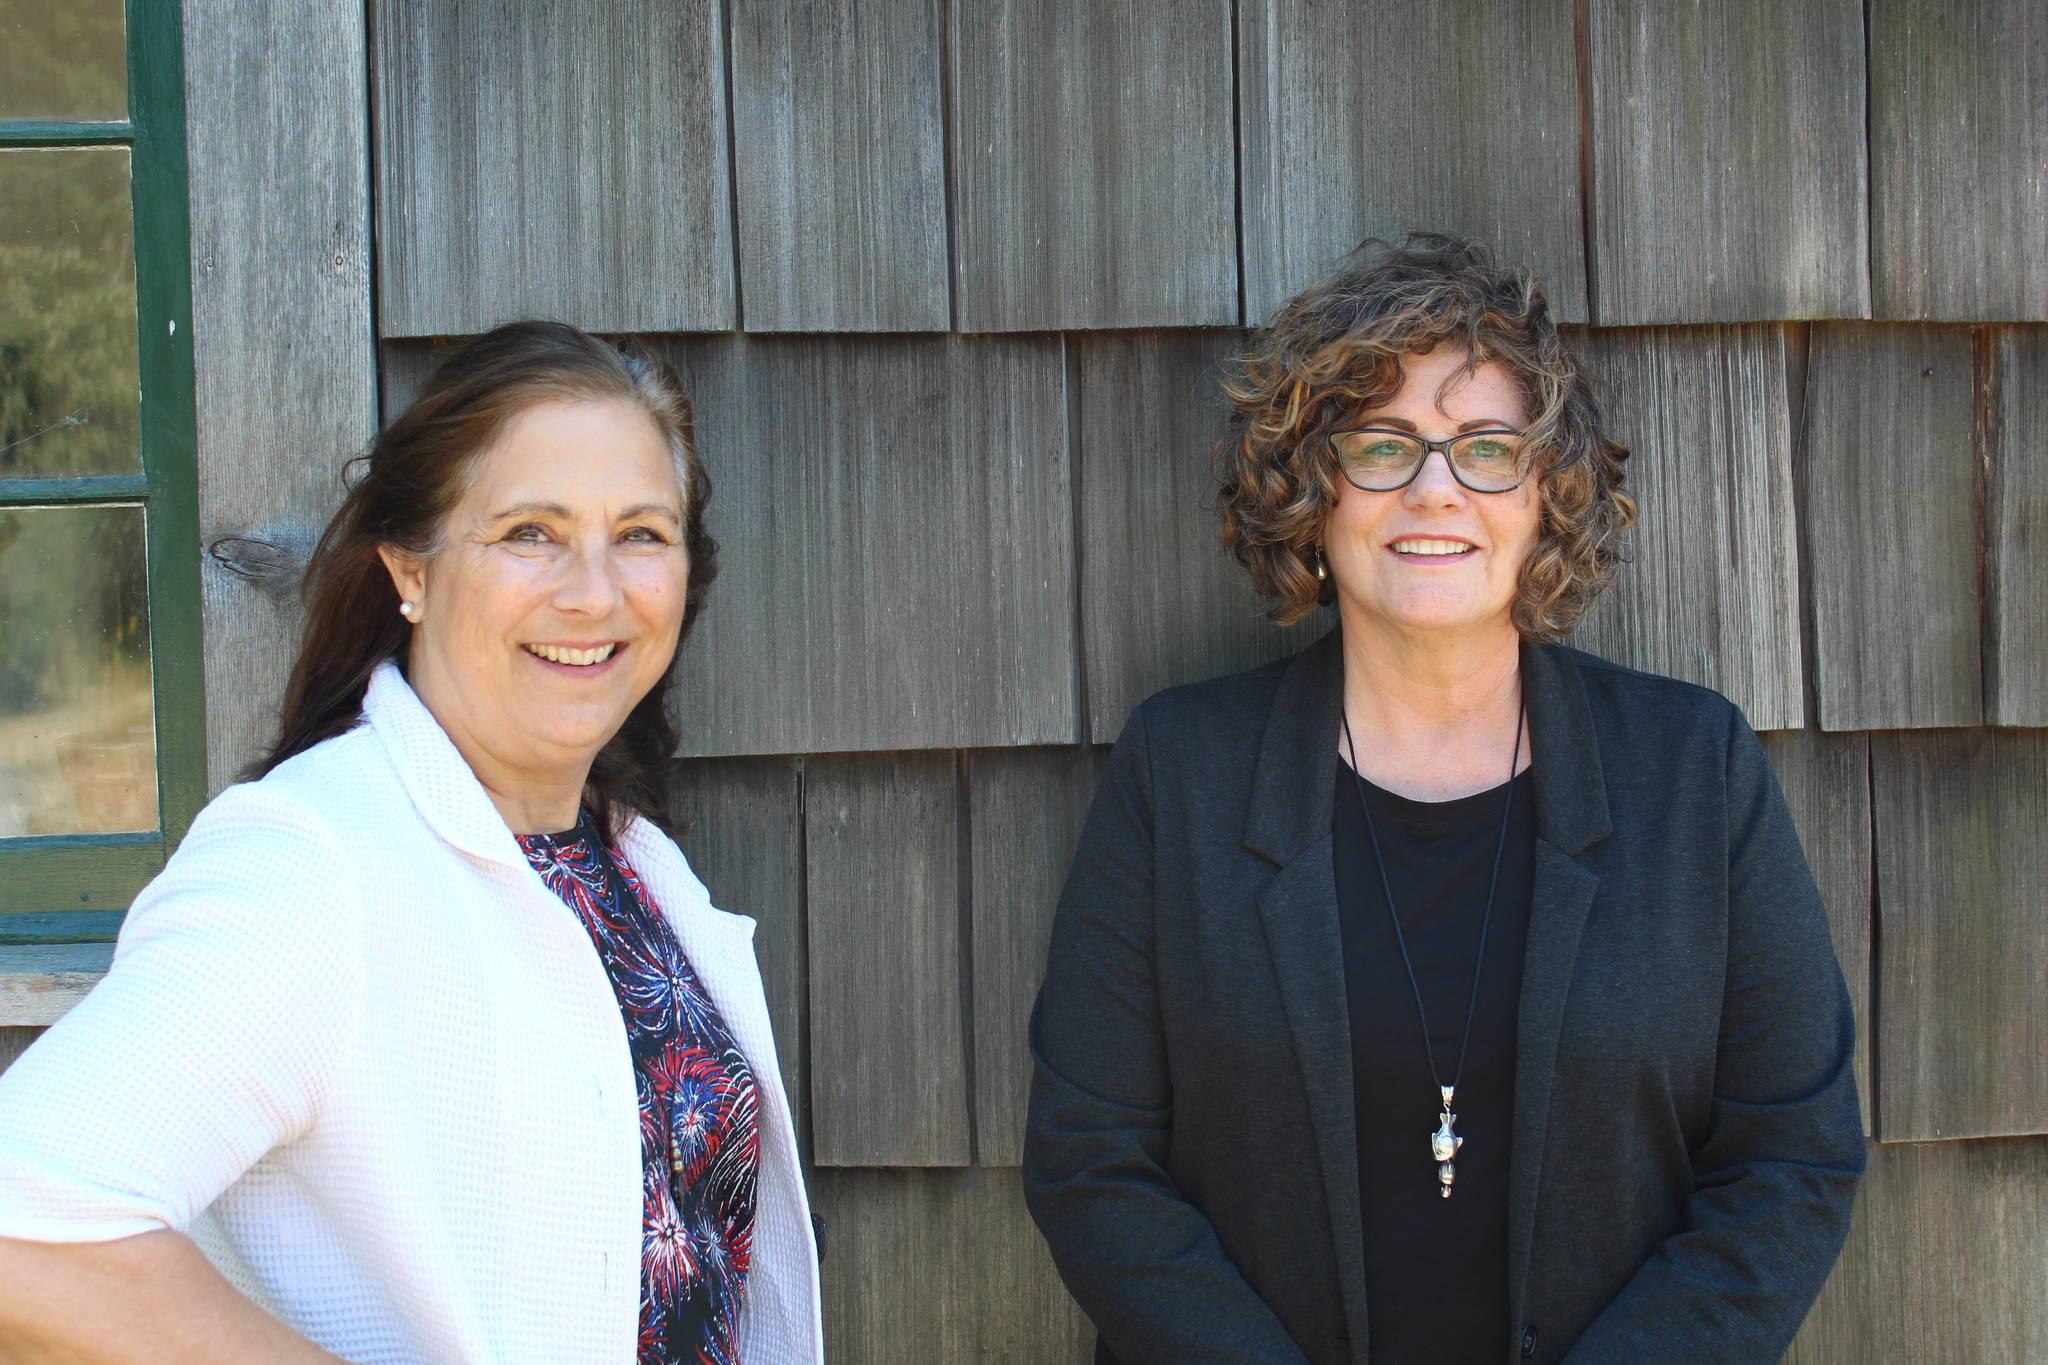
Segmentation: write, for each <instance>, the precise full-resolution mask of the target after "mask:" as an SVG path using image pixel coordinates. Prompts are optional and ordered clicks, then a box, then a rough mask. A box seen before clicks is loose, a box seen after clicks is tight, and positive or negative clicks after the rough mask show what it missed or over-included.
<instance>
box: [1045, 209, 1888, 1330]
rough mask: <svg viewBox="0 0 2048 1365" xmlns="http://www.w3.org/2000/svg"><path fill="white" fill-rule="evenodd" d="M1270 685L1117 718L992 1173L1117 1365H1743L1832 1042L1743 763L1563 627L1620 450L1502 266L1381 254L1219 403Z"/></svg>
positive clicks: (1340, 281) (1783, 1303) (1723, 711)
mask: <svg viewBox="0 0 2048 1365" xmlns="http://www.w3.org/2000/svg"><path fill="white" fill-rule="evenodd" d="M1229 396H1230V398H1231V400H1232V402H1233V404H1234V405H1235V408H1236V416H1235V421H1234V425H1233V428H1232V432H1231V436H1230V438H1229V439H1228V441H1227V442H1226V443H1225V446H1224V448H1223V451H1222V455H1221V461H1220V475H1221V477H1220V480H1219V485H1220V493H1219V501H1220V504H1221V510H1222V513H1223V532H1224V540H1225V543H1226V544H1227V545H1228V546H1229V547H1230V548H1231V549H1232V550H1233V551H1234V552H1235V554H1236V556H1237V558H1238V559H1239V560H1240V562H1242V564H1243V565H1244V567H1245V568H1246V569H1247V570H1249V571H1250V574H1251V577H1252V581H1253V583H1254V584H1255V585H1256V586H1257V587H1258V588H1259V590H1260V591H1261V592H1263V593H1265V594H1266V595H1268V596H1271V597H1275V598H1277V599H1279V603H1280V605H1279V606H1278V607H1277V608H1276V610H1275V612H1274V615H1275V617H1276V618H1277V619H1279V620H1281V621H1293V620H1299V619H1301V618H1302V617H1304V616H1306V615H1308V614H1309V613H1310V612H1311V611H1313V610H1314V609H1315V607H1316V606H1317V605H1318V604H1326V605H1333V606H1334V607H1335V608H1336V618H1337V620H1336V628H1335V629H1334V630H1332V632H1331V633H1330V634H1329V635H1328V636H1327V637H1325V638H1324V639H1323V640H1322V641H1321V642H1320V643H1318V644H1316V645H1314V646H1312V647H1311V648H1309V649H1308V650H1306V651H1305V652H1303V653H1301V654H1298V655H1296V656H1294V657H1293V658H1291V659H1286V660H1282V661H1280V662H1278V663H1276V664H1273V665H1271V666H1269V667H1265V668H1261V669H1256V670H1254V671H1252V672H1250V673H1245V674H1241V675H1239V676H1237V677H1233V678H1224V679H1218V680H1215V681H1212V682H1207V683H1200V684H1196V685H1193V686H1189V687H1180V688H1174V689H1172V690H1169V691H1167V692H1163V693H1161V694H1160V695H1158V696H1156V697H1154V698H1152V699H1151V700H1150V701H1147V702H1146V703H1145V704H1144V705H1142V706H1140V707H1139V708H1138V710H1137V711H1136V712H1135V713H1134V714H1133V716H1132V717H1131V720H1130V722H1129V724H1128V726H1127V727H1126V728H1125V730H1124V734H1123V737H1122V739H1121V740H1120V741H1119V742H1118V745H1117V749H1116V752H1115V754H1114V755H1113V756H1112V758H1111V759H1110V762H1109V767H1108V770H1107V773H1106V775H1105V777H1104V779H1103V783H1102V787H1101V790H1100V792H1099V793H1098V795H1097V797H1096V800H1095V804H1094V807H1093V809H1092V810H1091V811H1090V813H1089V817H1088V823H1087V826H1086V830H1085V833H1084V834H1083V836H1082V840H1081V845H1080V849H1079V851H1078V853H1077V854H1076V856H1075V859H1074V865H1073V870H1072V873H1071V874H1070V876H1069V878H1068V881H1067V885H1066V889H1065V892H1064V894H1063V895H1062V897H1061V900H1060V906H1059V911H1058V915H1057V917H1056V920H1055V923H1054V927H1053V932H1052V945H1051V951H1050V955H1049V960H1048V964H1047V968H1046V977H1045V984H1044V987H1043V989H1042V990H1041V992H1040V994H1039V998H1038V1008H1037V1012H1036V1015H1035V1016H1034V1019H1033V1025H1032V1046H1033V1049H1034V1052H1035V1054H1036V1057H1037V1071H1036V1076H1035V1080H1034V1084H1033V1088H1032V1096H1031V1110H1030V1125H1029V1132H1028V1135H1027V1139H1026V1144H1025V1152H1024V1187H1025V1194H1026V1198H1027V1200H1028V1201H1029V1203H1030V1206H1031V1211H1032V1213H1033V1215H1034V1216H1035V1217H1036V1218H1037V1220H1038V1224H1039V1226H1040V1228H1041V1229H1043V1231H1044V1233H1045V1236H1046V1240H1047V1242H1048V1243H1049V1244H1050V1246H1051V1248H1052V1253H1053V1257H1054V1260H1055V1261H1056V1262H1057V1264H1058V1265H1059V1268H1060V1272H1061V1274H1062V1275H1063V1276H1064V1278H1065V1280H1066V1283H1067V1285H1068V1287H1069V1288H1070V1289H1072V1290H1073V1292H1074V1295H1075V1297H1076V1298H1077V1299H1078V1300H1079V1301H1080V1303H1081V1306H1082V1307H1083V1308H1084V1309H1086V1310H1087V1311H1088V1313H1089V1315H1090V1316H1091V1317H1092V1318H1093V1319H1094V1321H1095V1324H1096V1326H1097V1327H1098V1328H1099V1329H1100V1331H1101V1349H1100V1352H1099V1354H1098V1356H1097V1359H1098V1360H1100V1361H1112V1360H1114V1361H1119V1362H1122V1365H1203V1363H1212V1365H1254V1362H1256V1363H1257V1365H1309V1363H1310V1362H1314V1363H1315V1365H1339V1363H1340V1362H1342V1363H1343V1365H1367V1363H1368V1362H1376V1363H1377V1365H1470V1363H1471V1362H1490V1363H1491V1365H1506V1362H1509V1361H1518V1360H1542V1361H1557V1360H1562V1361H1569V1362H1572V1363H1573V1365H1595V1362H1602V1363H1604V1362H1613V1365H1637V1363H1638V1362H1644V1361H1702V1362H1704V1361H1714V1362H1765V1361H1773V1360H1776V1359H1777V1358H1778V1356H1779V1354H1780V1353H1781V1352H1782V1351H1783V1350H1784V1348H1785V1346H1786V1344H1787V1343H1788V1342H1789V1341H1790V1340H1791V1337H1792V1334H1793V1332H1794V1331H1795V1329H1796V1328H1797V1327H1798V1325H1799V1322H1800V1319H1801V1318H1802V1317H1803V1316H1804V1314H1805V1312H1806V1310H1807V1307H1808V1306H1809V1305H1810V1304H1811V1303H1812V1301H1813V1298H1814V1295H1815V1294H1817V1293H1818V1292H1819V1290H1820V1286H1821V1282H1822V1281H1823V1280H1824V1279H1825V1278H1826V1275H1827V1271H1828V1268H1829V1266H1830V1265H1831V1264H1832V1263H1833V1261H1834V1258H1835V1256H1836V1254H1837V1252H1838V1251H1839V1250H1840V1248H1841V1244H1842V1238H1843V1235H1844V1233H1845V1231H1846V1228H1847V1225H1848V1217H1849V1208H1850V1204H1851V1201H1852V1199H1853V1196H1854V1191H1855V1184H1856V1179H1857V1175H1858V1173H1859V1172H1860V1171H1861V1169H1862V1165H1863V1143H1862V1138H1861V1127H1860V1123H1859V1121H1858V1116H1857V1105H1856V1091H1855V1085H1854V1082H1853V1080H1852V1079H1851V1074H1850V1056H1851V1047H1852V1021H1851V1018H1850V1014H1849V1006H1848V1000H1847V995H1846V993H1845V991H1844V989H1843V985H1842V979H1841V972H1840V970H1839V968H1838V967H1837V966H1836V963H1835V957H1834V952H1833V949H1832V947H1831V945H1830V943H1829V939H1828V929H1827V923H1826V919H1825V917H1824V915H1823V913H1822V908H1821V904H1820V898H1819V896H1818V895H1817V893H1816V892H1815V889H1814V883H1813V878H1812V876H1811V874H1810V873H1809V872H1808V870H1807V866H1806V862H1805V859H1804V858H1803V857H1802V856H1801V853H1800V848H1799V842H1798V840H1797V838H1796V837H1795V836H1794V834H1793V830H1792V825H1791V821H1790V819H1789V817H1788V816H1787V814H1786V810H1785V805H1784V801H1783V799H1782V798H1781V796H1780V795H1779V792H1778V788H1777V784H1776V782H1775V780H1774V779H1773V778H1772V776H1771V772H1770V768H1769V766H1768V765H1767V764H1766V763H1765V760H1764V755H1763V750H1762V748H1761V746H1760V745H1759V744H1758V743H1757V739H1756V736H1755V735H1754V734H1752V733H1751V732H1750V729H1749V726H1748V725H1747V724H1745V723H1744V721H1743V718H1742V716H1741V714H1740V713H1739V712H1738V711H1737V710H1736V709H1735V708H1734V707H1733V706H1731V705H1729V704H1728V702H1727V701H1725V700H1724V699H1722V698H1721V697H1719V696H1716V695H1715V694H1713V693H1712V692H1709V691H1707V690H1705V689H1704V688H1699V687H1693V686H1690V685H1688V684H1685V683H1681V682H1676V681H1673V680H1671V679H1669V678H1658V677H1653V676H1650V675H1648V674H1644V673H1638V672H1635V671H1633V670H1630V669H1626V668H1619V667H1616V666H1615V665H1613V664H1610V663H1607V662H1605V661H1603V660H1600V659H1596V658H1594V657H1592V656H1591V655H1588V654H1582V653H1579V652H1577V651H1575V650H1572V649H1569V648H1566V647H1564V646H1563V645H1562V644H1561V643H1558V642H1559V640H1560V639H1561V637H1563V636H1564V635H1565V634H1566V633H1567V632H1568V631H1569V630H1570V629H1571V627H1572V625H1573V623H1574V622H1575V621H1576V620H1577V619H1578V617H1579V615H1580V613H1582V612H1583V611H1584V610H1585V608H1586V607H1587V605H1588V604H1589V603H1590V602H1591V601H1592V600H1593V598H1594V596H1595V595H1597V594H1598V593H1599V592H1600V590H1601V589H1602V588H1604V587H1605V586H1606V584H1607V582H1608V580H1609V579H1610V578H1611V576H1612V575H1613V573H1614V571H1615V568H1616V566H1617V564H1618V562H1619V557H1618V555H1617V553H1616V537H1617V536H1618V535H1619V534H1620V532H1621V531H1622V530H1623V529H1624V528H1625V527H1627V525H1628V524H1629V522H1630V520H1631V519H1632V517H1633V516H1634V505H1633V503H1632V502H1631V501H1630V499H1629V497H1628V495H1627V494H1626V493H1625V492H1624V491H1623V489H1622V470H1623V462H1624V460H1625V458H1626V457H1627V455H1628V452H1627V450H1626V449H1625V448H1624V447H1623V446H1622V445H1621V444H1620V443H1619V442H1617V441H1615V440H1613V439H1611V438H1610V437H1608V436H1607V435H1606V434H1605V432H1604V430H1603V427H1602V423H1601V419H1600V411H1599V408H1598V406H1597V405H1596V403H1595V402H1594V399H1593V393H1592V389H1591V386H1590V384H1589V382H1588V380H1587V378H1586V376H1585V374H1584V372H1583V371H1582V369H1581V368H1580V366H1579V364H1578V361H1577V360H1576V358H1575V357H1574V356H1573V355H1572V353H1571V350H1570V348H1569V347H1568V346H1567V345H1566V344H1565V342H1564V340H1563V339H1562V338H1561V337H1560V336H1559V334H1558V330H1557V327H1556V326H1555V324H1554V323H1553V322H1552V321H1551V319H1550V317H1549V315H1548V311H1547V309H1546V307H1545V305H1544V301H1543V294H1542V291H1541V290H1540V288H1538V287H1537V285H1536V282H1535V281H1534V280H1533V279H1532V278H1531V277H1530V276H1529V275H1528V273H1527V272H1525V271H1522V270H1517V269H1512V268H1507V267H1503V266H1500V265H1497V264H1495V263H1494V262H1493V260H1492V259H1491V258H1490V257H1489V256H1488V255H1487V253H1485V252H1484V251H1483V250H1481V249H1480V248H1479V247H1477V246H1476V245H1475V244H1473V243H1471V242H1468V241H1463V240H1459V239H1454V238H1448V237H1440V236H1425V235H1418V236H1415V237H1411V238H1410V239H1409V240H1408V242H1407V243H1406V244H1405V245H1403V246H1399V247H1383V246H1374V247H1371V248H1369V249H1367V250H1364V251H1362V252H1361V253H1359V254H1358V255H1357V256H1356V257H1355V258H1354V259H1353V260H1351V261H1350V262H1349V263H1347V265H1346V266H1345V267H1344V268H1343V269H1342V270H1340V271H1339V272H1338V273H1337V274H1336V275H1334V276H1332V277H1331V278H1330V279H1327V280H1325V281H1323V282H1321V283H1319V284H1317V285H1315V286H1313V287H1311V288H1310V289H1308V290H1306V291H1304V292H1303V293H1302V294H1301V295H1300V296H1299V297H1297V298H1295V299H1294V300H1293V301H1292V302H1290V303H1289V304H1288V305H1287V306H1286V307H1284V308H1283V309H1282V310H1281V311H1280V313H1279V314H1278V315H1277V316H1276V317H1275V318H1274V319H1273V321H1272V322H1271V323H1270V324H1269V325H1268V326H1267V327H1266V328H1265V329H1264V330H1263V331H1262V332H1261V333H1260V334H1259V335H1258V336H1257V337H1256V338H1255V340H1254V345H1253V348H1252V350H1251V352H1250V353H1249V354H1248V355H1247V356H1246V357H1245V360H1244V362H1243V366H1242V370H1241V372H1240V373H1239V374H1238V375H1237V376H1236V377H1235V378H1234V380H1233V381H1232V382H1231V384H1230V386H1229Z"/></svg>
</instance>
